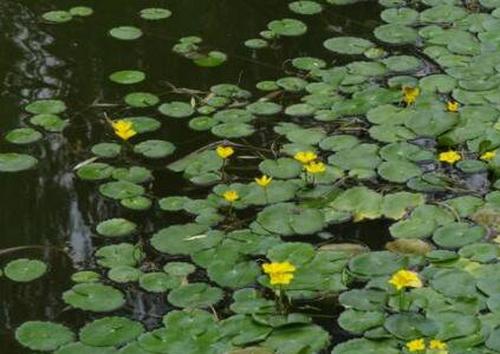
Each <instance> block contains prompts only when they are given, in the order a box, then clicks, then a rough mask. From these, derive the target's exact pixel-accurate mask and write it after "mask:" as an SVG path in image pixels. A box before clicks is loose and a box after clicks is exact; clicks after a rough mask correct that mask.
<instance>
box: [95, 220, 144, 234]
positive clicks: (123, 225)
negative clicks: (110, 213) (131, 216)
mask: <svg viewBox="0 0 500 354" xmlns="http://www.w3.org/2000/svg"><path fill="white" fill-rule="evenodd" d="M136 229H137V225H136V224H135V223H133V222H132V221H129V220H127V219H123V218H113V219H108V220H105V221H102V222H100V223H99V224H98V225H97V228H96V230H97V233H98V234H99V235H101V236H105V237H123V236H128V235H130V234H131V233H133V232H134V231H135V230H136Z"/></svg>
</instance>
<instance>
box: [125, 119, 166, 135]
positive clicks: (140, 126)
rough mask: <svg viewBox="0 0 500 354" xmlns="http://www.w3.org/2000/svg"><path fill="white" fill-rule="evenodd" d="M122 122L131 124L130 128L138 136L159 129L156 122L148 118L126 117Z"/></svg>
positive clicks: (158, 123) (159, 125) (159, 124)
mask: <svg viewBox="0 0 500 354" xmlns="http://www.w3.org/2000/svg"><path fill="white" fill-rule="evenodd" d="M123 120H124V121H126V122H130V123H132V128H133V129H134V130H135V131H136V132H137V133H139V134H141V133H149V132H154V131H155V130H158V129H160V127H161V123H160V122H159V121H158V120H156V119H154V118H150V117H127V118H123Z"/></svg>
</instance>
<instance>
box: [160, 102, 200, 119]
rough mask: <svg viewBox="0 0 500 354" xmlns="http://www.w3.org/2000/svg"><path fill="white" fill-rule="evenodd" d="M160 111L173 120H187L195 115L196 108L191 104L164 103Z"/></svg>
mask: <svg viewBox="0 0 500 354" xmlns="http://www.w3.org/2000/svg"><path fill="white" fill-rule="evenodd" d="M158 110H159V111H160V113H162V114H164V115H166V116H168V117H172V118H187V117H189V116H191V115H192V114H193V113H194V108H193V107H192V106H191V105H190V104H189V103H187V102H180V101H174V102H169V103H163V104H162V105H160V107H158Z"/></svg>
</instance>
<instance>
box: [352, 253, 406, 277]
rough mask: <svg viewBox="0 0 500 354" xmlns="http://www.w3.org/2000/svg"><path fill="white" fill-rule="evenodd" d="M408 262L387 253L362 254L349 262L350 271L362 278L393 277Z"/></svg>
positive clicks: (399, 256) (398, 256)
mask: <svg viewBox="0 0 500 354" xmlns="http://www.w3.org/2000/svg"><path fill="white" fill-rule="evenodd" d="M406 263H407V260H406V258H405V257H402V256H401V255H398V254H394V253H392V252H387V251H376V252H370V253H365V254H360V255H358V256H356V257H354V258H353V259H351V261H350V262H349V269H350V270H351V271H352V272H353V273H355V274H356V275H360V276H362V277H373V276H381V275H392V274H393V273H394V272H396V271H398V270H400V269H402V268H404V267H405V265H406Z"/></svg>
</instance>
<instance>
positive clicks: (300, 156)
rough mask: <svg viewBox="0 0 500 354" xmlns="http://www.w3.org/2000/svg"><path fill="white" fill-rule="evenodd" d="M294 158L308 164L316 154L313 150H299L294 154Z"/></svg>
mask: <svg viewBox="0 0 500 354" xmlns="http://www.w3.org/2000/svg"><path fill="white" fill-rule="evenodd" d="M294 158H295V160H297V161H299V162H301V163H303V164H308V163H309V162H311V161H314V160H316V159H317V158H318V155H316V153H314V152H313V151H299V152H298V153H296V154H295V156H294Z"/></svg>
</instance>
